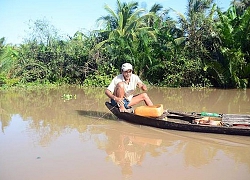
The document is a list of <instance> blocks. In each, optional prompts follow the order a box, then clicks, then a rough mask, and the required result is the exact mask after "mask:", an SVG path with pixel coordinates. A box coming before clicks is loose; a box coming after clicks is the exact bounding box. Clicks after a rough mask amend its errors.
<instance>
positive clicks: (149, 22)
mask: <svg viewBox="0 0 250 180" xmlns="http://www.w3.org/2000/svg"><path fill="white" fill-rule="evenodd" d="M249 5H250V1H249V0H234V1H232V3H231V6H230V7H229V9H228V10H226V11H225V12H222V11H221V9H220V8H219V7H217V5H216V4H214V3H213V0H199V1H198V0H188V1H187V12H186V15H183V14H181V13H179V12H175V11H174V10H172V9H164V8H163V7H162V6H161V5H160V4H155V5H153V6H152V7H151V9H149V10H147V9H143V8H140V7H139V5H138V2H130V3H122V2H121V1H120V0H117V9H114V10H113V9H111V8H110V7H109V6H108V5H105V7H104V8H105V10H106V11H107V15H105V16H102V17H100V18H99V19H98V21H101V22H102V24H103V27H102V28H101V30H98V31H92V32H88V33H87V34H84V33H82V32H79V31H78V32H76V33H75V35H74V36H73V37H68V38H67V39H65V38H64V39H63V38H62V37H60V35H58V31H57V30H56V28H55V27H54V26H53V25H51V24H50V23H49V22H48V21H46V20H37V21H35V22H34V23H33V24H32V25H30V29H31V32H30V33H29V37H28V38H27V39H25V40H24V42H23V43H22V44H21V45H11V44H4V38H1V39H0V87H6V86H7V87H9V86H24V85H25V86H26V85H30V84H36V85H37V84H38V85H41V84H42V85H44V84H46V85H48V84H56V85H63V84H77V85H81V86H102V87H104V86H107V85H108V84H109V82H110V80H111V79H112V78H113V77H114V76H115V75H116V74H117V73H119V71H120V67H121V64H122V63H124V62H130V63H131V64H133V65H134V68H135V69H134V71H135V73H136V74H138V75H140V76H141V77H142V79H144V80H146V81H147V82H148V83H150V84H152V85H156V86H169V87H183V86H185V87H188V86H193V87H209V86H214V87H221V88H249V87H250V49H249V47H250V7H249ZM170 11H173V12H175V13H176V17H177V19H173V18H172V17H170V16H169V12H170Z"/></svg>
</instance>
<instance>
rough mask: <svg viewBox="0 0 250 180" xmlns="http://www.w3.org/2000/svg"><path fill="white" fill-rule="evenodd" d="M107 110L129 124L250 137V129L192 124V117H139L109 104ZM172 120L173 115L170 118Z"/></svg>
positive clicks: (107, 103)
mask: <svg viewBox="0 0 250 180" xmlns="http://www.w3.org/2000/svg"><path fill="white" fill-rule="evenodd" d="M105 105H106V106H107V108H108V109H109V110H110V111H111V112H112V113H113V114H114V115H115V116H116V117H117V118H119V119H122V120H125V121H127V122H130V123H133V124H139V125H145V126H151V127H155V128H161V129H171V130H179V131H191V132H202V133H216V134H229V135H242V136H250V128H249V127H226V126H212V125H201V124H192V123H191V122H192V119H194V118H192V117H188V116H187V117H183V116H179V117H178V116H173V118H175V119H181V120H183V121H182V122H180V121H176V122H175V121H174V120H171V121H169V120H164V119H158V118H151V117H144V116H139V115H136V114H133V113H127V112H120V111H119V109H118V108H117V107H114V106H112V105H111V104H110V103H109V102H106V103H105ZM168 118H171V115H170V116H168Z"/></svg>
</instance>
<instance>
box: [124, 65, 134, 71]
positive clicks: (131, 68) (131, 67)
mask: <svg viewBox="0 0 250 180" xmlns="http://www.w3.org/2000/svg"><path fill="white" fill-rule="evenodd" d="M127 70H133V66H132V65H131V64H130V63H124V64H123V65H122V71H127Z"/></svg>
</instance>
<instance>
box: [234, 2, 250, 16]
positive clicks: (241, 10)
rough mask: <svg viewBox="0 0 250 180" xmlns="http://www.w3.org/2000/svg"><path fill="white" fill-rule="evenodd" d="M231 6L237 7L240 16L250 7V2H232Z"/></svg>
mask: <svg viewBox="0 0 250 180" xmlns="http://www.w3.org/2000/svg"><path fill="white" fill-rule="evenodd" d="M231 4H232V5H233V6H235V8H236V11H237V13H238V14H239V15H242V14H243V13H244V11H245V10H246V9H247V8H248V7H249V6H250V0H232V1H231Z"/></svg>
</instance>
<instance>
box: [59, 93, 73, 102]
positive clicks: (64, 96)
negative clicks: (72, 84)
mask: <svg viewBox="0 0 250 180" xmlns="http://www.w3.org/2000/svg"><path fill="white" fill-rule="evenodd" d="M62 99H63V100H64V102H65V101H69V100H71V99H76V94H75V95H72V94H63V96H62Z"/></svg>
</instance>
